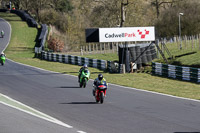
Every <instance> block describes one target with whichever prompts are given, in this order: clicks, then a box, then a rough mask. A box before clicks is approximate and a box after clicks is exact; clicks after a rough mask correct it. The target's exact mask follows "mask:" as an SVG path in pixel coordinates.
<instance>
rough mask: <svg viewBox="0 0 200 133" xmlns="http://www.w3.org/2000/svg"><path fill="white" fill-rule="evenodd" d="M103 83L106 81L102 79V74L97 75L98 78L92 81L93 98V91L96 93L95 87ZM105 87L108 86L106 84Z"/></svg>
mask: <svg viewBox="0 0 200 133" xmlns="http://www.w3.org/2000/svg"><path fill="white" fill-rule="evenodd" d="M103 81H105V82H106V79H105V78H104V77H103V74H99V75H98V78H96V79H95V80H94V83H93V91H92V94H93V96H95V91H96V89H97V86H98V85H99V84H101V82H103ZM106 84H107V83H106ZM107 85H108V84H107Z"/></svg>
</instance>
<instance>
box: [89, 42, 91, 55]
mask: <svg viewBox="0 0 200 133" xmlns="http://www.w3.org/2000/svg"><path fill="white" fill-rule="evenodd" d="M90 52H91V44H89V53H90Z"/></svg>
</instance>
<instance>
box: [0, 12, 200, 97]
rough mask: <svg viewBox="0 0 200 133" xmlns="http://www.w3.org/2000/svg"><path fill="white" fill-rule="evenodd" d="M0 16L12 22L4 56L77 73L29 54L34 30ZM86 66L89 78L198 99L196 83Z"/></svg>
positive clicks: (75, 69)
mask: <svg viewBox="0 0 200 133" xmlns="http://www.w3.org/2000/svg"><path fill="white" fill-rule="evenodd" d="M0 17H2V18H4V19H6V20H7V21H8V22H9V23H10V24H11V26H12V38H11V41H10V44H9V46H8V48H7V49H6V54H7V57H8V58H10V59H12V60H14V61H17V62H20V63H24V64H28V65H31V66H35V67H39V68H43V69H46V70H50V71H56V72H60V73H66V74H70V75H78V73H77V72H78V70H79V68H80V66H76V65H70V64H63V63H57V62H48V61H43V60H40V59H36V58H33V57H34V53H33V47H34V45H35V38H36V35H37V30H36V29H35V28H29V27H28V26H27V24H26V22H23V21H21V19H20V18H19V17H18V16H16V15H15V14H9V13H6V14H5V13H0ZM89 69H90V71H91V78H92V79H94V78H96V77H97V75H98V74H99V73H102V74H103V75H104V77H105V78H106V80H107V81H108V83H113V84H118V85H123V86H128V87H134V88H138V89H144V90H149V91H155V92H160V93H165V94H170V95H174V96H180V97H186V98H192V99H198V100H200V87H199V84H195V83H189V82H184V81H178V80H173V79H167V78H162V77H157V76H152V75H150V74H148V73H128V74H110V73H106V72H103V71H100V70H98V69H95V68H89Z"/></svg>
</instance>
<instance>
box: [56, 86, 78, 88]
mask: <svg viewBox="0 0 200 133" xmlns="http://www.w3.org/2000/svg"><path fill="white" fill-rule="evenodd" d="M59 88H80V87H79V86H61V87H59Z"/></svg>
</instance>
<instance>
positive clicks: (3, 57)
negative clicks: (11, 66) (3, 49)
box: [0, 56, 6, 66]
mask: <svg viewBox="0 0 200 133" xmlns="http://www.w3.org/2000/svg"><path fill="white" fill-rule="evenodd" d="M0 61H1V65H2V66H3V65H4V64H5V61H6V57H5V56H1V60H0Z"/></svg>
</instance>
